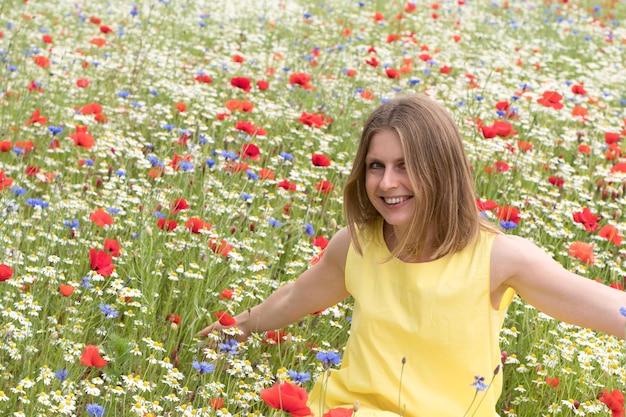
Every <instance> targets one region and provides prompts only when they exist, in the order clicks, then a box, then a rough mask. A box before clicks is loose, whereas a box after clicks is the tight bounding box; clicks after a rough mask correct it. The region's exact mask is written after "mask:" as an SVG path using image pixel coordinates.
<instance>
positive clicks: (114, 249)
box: [104, 238, 121, 258]
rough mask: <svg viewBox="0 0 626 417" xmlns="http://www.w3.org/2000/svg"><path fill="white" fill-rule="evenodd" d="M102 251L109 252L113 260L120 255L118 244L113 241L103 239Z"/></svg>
mask: <svg viewBox="0 0 626 417" xmlns="http://www.w3.org/2000/svg"><path fill="white" fill-rule="evenodd" d="M104 250H105V251H107V252H109V253H110V254H111V256H112V257H114V258H117V257H118V256H120V255H121V253H120V244H119V243H118V242H117V240H115V239H109V238H106V239H104Z"/></svg>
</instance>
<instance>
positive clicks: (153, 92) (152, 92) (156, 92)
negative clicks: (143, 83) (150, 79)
mask: <svg viewBox="0 0 626 417" xmlns="http://www.w3.org/2000/svg"><path fill="white" fill-rule="evenodd" d="M149 91H150V94H152V95H153V96H155V97H156V96H158V95H159V92H158V91H157V90H155V89H154V88H151V89H150V90H149Z"/></svg>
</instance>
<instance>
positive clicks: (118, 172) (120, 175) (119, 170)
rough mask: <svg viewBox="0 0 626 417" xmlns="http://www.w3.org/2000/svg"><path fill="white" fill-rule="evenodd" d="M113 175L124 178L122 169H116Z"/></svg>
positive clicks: (124, 172) (124, 173) (124, 174)
mask: <svg viewBox="0 0 626 417" xmlns="http://www.w3.org/2000/svg"><path fill="white" fill-rule="evenodd" d="M115 175H117V176H118V177H125V176H126V171H124V170H123V169H121V168H120V169H118V170H116V171H115Z"/></svg>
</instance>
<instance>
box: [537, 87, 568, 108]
mask: <svg viewBox="0 0 626 417" xmlns="http://www.w3.org/2000/svg"><path fill="white" fill-rule="evenodd" d="M561 100H563V96H562V95H560V94H559V93H557V92H556V91H544V93H543V94H542V96H541V98H538V99H537V103H539V104H542V105H544V106H546V107H552V108H553V109H555V110H560V109H562V108H563V103H561Z"/></svg>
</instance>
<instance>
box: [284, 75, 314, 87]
mask: <svg viewBox="0 0 626 417" xmlns="http://www.w3.org/2000/svg"><path fill="white" fill-rule="evenodd" d="M310 81H311V76H309V75H307V74H304V73H302V72H295V73H293V74H291V75H290V76H289V84H291V85H299V86H300V87H302V88H303V89H305V90H313V89H315V87H313V86H312V85H311V84H309V82H310Z"/></svg>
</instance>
